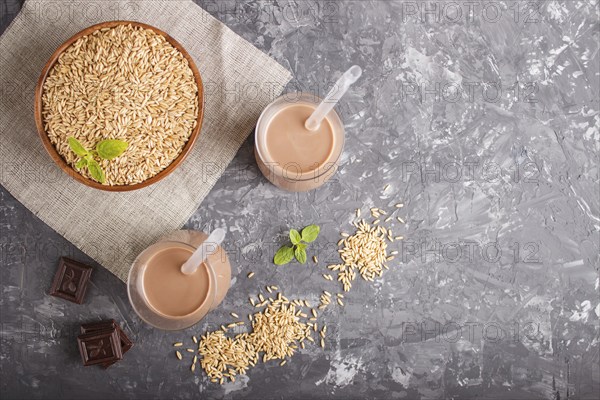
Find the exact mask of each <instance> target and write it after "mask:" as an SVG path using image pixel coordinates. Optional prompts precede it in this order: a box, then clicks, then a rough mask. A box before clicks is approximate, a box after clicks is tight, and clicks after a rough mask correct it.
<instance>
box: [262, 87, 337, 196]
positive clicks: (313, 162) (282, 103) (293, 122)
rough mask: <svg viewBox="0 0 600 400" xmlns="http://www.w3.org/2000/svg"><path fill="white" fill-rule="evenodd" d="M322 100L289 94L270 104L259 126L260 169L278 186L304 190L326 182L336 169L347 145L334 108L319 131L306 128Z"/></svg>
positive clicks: (308, 94)
mask: <svg viewBox="0 0 600 400" xmlns="http://www.w3.org/2000/svg"><path fill="white" fill-rule="evenodd" d="M320 102H321V99H320V98H318V97H316V96H315V95H313V94H310V93H290V94H286V95H284V96H281V97H280V98H278V99H277V100H275V101H274V102H273V103H271V104H270V105H269V106H267V108H266V109H265V110H264V111H263V113H262V114H261V116H260V118H259V120H258V123H257V125H256V135H255V143H254V153H255V156H256V162H257V164H258V168H259V169H260V171H261V172H262V173H263V175H264V176H265V177H266V178H267V179H268V180H269V181H271V183H273V184H274V185H275V186H277V187H279V188H281V189H284V190H288V191H291V192H303V191H308V190H312V189H316V188H318V187H319V186H321V185H323V184H324V183H325V182H326V181H327V180H328V179H329V178H331V176H332V175H333V174H335V172H336V171H337V167H338V161H339V158H340V155H341V154H342V149H343V147H344V125H343V124H342V121H341V119H340V117H339V116H338V114H337V113H336V112H335V110H331V111H330V112H329V114H327V116H326V118H325V119H324V120H323V121H322V122H321V124H320V126H319V127H318V128H317V129H316V130H313V131H311V130H308V129H307V128H306V127H305V122H306V120H307V119H308V118H309V117H310V116H311V114H312V113H313V112H314V111H315V109H316V107H317V106H318V105H319V103H320Z"/></svg>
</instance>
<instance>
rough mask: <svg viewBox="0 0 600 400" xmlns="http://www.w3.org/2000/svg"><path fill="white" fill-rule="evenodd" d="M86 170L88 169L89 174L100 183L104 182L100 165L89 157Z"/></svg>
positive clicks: (104, 178)
mask: <svg viewBox="0 0 600 400" xmlns="http://www.w3.org/2000/svg"><path fill="white" fill-rule="evenodd" d="M87 164H88V171H90V175H91V176H92V178H94V180H97V181H98V182H100V183H104V181H105V180H106V177H105V176H104V171H102V167H101V166H100V164H98V162H96V160H93V159H90V160H88V163H87Z"/></svg>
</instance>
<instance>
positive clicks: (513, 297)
mask: <svg viewBox="0 0 600 400" xmlns="http://www.w3.org/2000/svg"><path fill="white" fill-rule="evenodd" d="M20 3H21V1H16V0H4V1H3V2H2V3H0V17H1V18H0V30H1V31H4V29H5V28H6V26H7V25H8V23H9V22H10V21H11V20H12V18H14V16H15V15H16V13H17V12H18V10H19V8H20ZM96 3H98V2H96ZM199 3H200V5H201V6H203V7H204V8H205V9H207V10H209V11H210V12H211V14H213V15H214V16H216V17H217V18H218V19H220V20H221V21H223V22H224V23H225V24H227V25H228V26H229V27H231V28H232V29H233V30H234V31H236V32H237V33H238V34H240V35H241V36H243V37H244V38H246V39H247V40H249V41H250V42H252V43H253V44H254V45H256V46H257V47H259V48H260V49H262V50H263V51H265V52H266V53H268V54H270V55H271V56H272V57H274V58H275V59H277V60H278V61H279V62H280V63H281V64H282V65H284V66H285V67H286V68H288V69H289V70H290V71H292V72H293V74H294V77H295V78H294V81H293V82H292V83H291V84H290V85H289V87H288V91H294V90H297V89H303V90H313V91H314V90H315V88H320V90H321V91H324V90H325V88H326V87H327V86H328V85H329V84H330V83H331V82H332V81H333V80H334V79H336V78H337V77H338V76H339V75H340V73H341V72H342V71H343V70H344V69H345V68H347V67H348V66H350V65H352V64H358V65H360V66H362V67H363V69H364V77H363V78H362V79H361V81H360V82H359V83H358V84H357V85H356V87H354V88H353V89H352V91H351V93H349V94H348V95H347V96H346V97H345V98H344V101H343V103H342V104H341V105H340V106H339V108H338V109H339V112H340V113H341V115H342V117H343V120H344V121H345V123H346V129H347V142H346V146H345V151H344V155H343V159H342V163H341V168H340V170H339V172H338V174H337V175H336V176H335V177H334V179H333V180H332V181H331V182H329V183H328V184H327V185H325V186H324V187H322V188H320V189H318V190H316V191H313V192H310V193H302V194H291V193H284V192H282V191H280V190H278V189H276V188H275V187H273V186H271V185H270V184H269V183H268V182H267V181H266V180H265V179H264V178H263V177H262V176H261V175H260V173H259V172H258V170H257V167H256V165H255V162H254V158H253V153H252V145H253V142H252V138H250V139H249V140H248V141H247V142H246V143H245V144H244V146H243V147H242V148H241V149H240V151H239V153H238V155H237V157H236V158H235V160H234V161H233V163H232V164H231V165H230V167H229V168H228V169H227V171H226V173H225V174H224V176H223V177H222V178H221V179H220V180H219V182H218V183H217V185H216V186H215V188H214V189H213V190H212V192H211V193H210V195H209V196H208V197H207V198H206V199H205V200H204V202H203V203H202V204H201V205H200V207H199V208H198V211H197V212H196V214H195V215H194V216H193V217H192V218H191V219H190V221H189V222H188V224H187V227H189V228H193V229H203V230H209V229H211V228H213V227H215V226H228V227H230V230H229V234H228V238H227V241H226V244H225V247H226V248H227V250H228V251H229V254H230V257H231V259H232V263H233V266H234V274H235V275H236V277H235V278H234V279H233V281H232V288H231V291H230V293H229V294H228V296H227V298H226V299H225V301H224V303H223V304H222V306H221V307H220V308H219V309H218V310H216V311H214V312H212V313H211V314H210V315H209V316H208V317H207V318H206V319H205V320H204V321H202V322H201V323H200V324H198V325H197V326H196V327H194V328H191V329H188V330H186V331H184V332H177V333H169V332H161V331H157V330H154V329H151V328H150V327H148V326H146V325H145V324H144V323H142V322H141V321H140V320H139V318H137V316H136V315H135V313H134V312H133V310H132V309H131V307H130V306H129V304H128V300H127V294H126V290H125V285H124V284H123V283H122V282H120V281H118V280H117V279H116V278H115V277H114V276H112V275H111V274H110V273H109V272H107V271H106V270H104V269H103V268H102V267H100V266H98V265H96V264H94V263H93V262H92V261H91V260H90V259H89V258H87V257H86V256H85V255H83V254H82V253H81V252H80V251H78V250H77V249H76V248H75V247H73V246H72V245H71V244H70V243H68V242H67V241H65V240H64V239H63V238H62V237H61V236H59V235H58V234H56V233H55V232H53V231H52V230H51V229H50V228H48V227H47V226H45V225H44V224H43V223H42V222H40V221H39V220H38V219H37V218H36V217H35V216H34V215H32V214H31V213H30V212H29V211H28V210H26V209H25V208H24V207H23V206H21V205H20V204H19V203H18V202H17V201H16V200H14V198H12V197H11V195H10V194H9V193H8V192H7V191H6V190H4V189H0V198H1V199H2V201H1V204H0V227H1V237H0V246H1V247H0V249H1V255H2V258H1V260H2V261H1V267H2V268H1V270H0V279H1V282H0V283H1V290H2V295H1V297H0V313H1V314H0V322H1V326H0V328H1V330H0V333H1V337H0V345H1V347H0V368H1V375H0V378H1V379H0V395H1V397H2V398H3V399H5V398H6V399H12V398H28V399H33V398H73V399H82V398H85V399H88V398H89V399H93V398H98V399H100V398H140V399H150V398H183V399H185V398H225V399H232V398H236V399H237V398H240V399H242V398H246V399H280V398H286V399H287V398H291V399H294V398H316V399H321V398H323V399H353V398H366V399H375V398H378V399H440V398H446V399H565V398H570V399H593V398H598V397H597V396H598V393H600V368H599V360H600V353H599V348H600V342H599V332H600V325H599V314H600V306H599V302H600V300H599V281H598V268H599V259H598V252H599V248H600V245H599V226H600V202H599V190H600V189H599V170H598V156H599V153H600V152H599V141H600V136H599V133H598V125H599V120H600V117H599V113H598V112H599V106H598V100H599V89H598V88H599V86H600V85H599V79H600V77H599V68H600V67H599V65H600V64H599V60H598V57H599V54H598V47H599V46H598V43H599V42H600V40H599V39H600V37H599V36H600V35H599V18H598V7H599V6H598V1H597V0H581V1H563V2H557V1H535V2H530V3H526V2H513V1H485V2H483V1H473V2H456V3H453V4H454V5H451V6H448V2H446V3H444V2H436V1H432V2H427V4H425V3H424V2H412V1H405V2H384V1H368V2H367V1H364V2H362V1H361V2H359V1H349V2H318V3H316V2H308V1H298V2H286V1H273V2H262V1H250V2H219V3H214V2H204V1H201V2H199ZM100 4H101V2H100ZM423 7H426V8H423ZM432 9H434V10H437V12H438V13H437V15H432V14H429V15H428V16H427V15H425V16H424V15H423V14H424V12H425V11H426V10H432ZM459 12H460V14H461V15H459V14H458V13H459ZM415 13H416V14H415ZM423 17H424V18H425V20H423V19H422V18H423ZM498 85H500V86H498ZM456 89H458V90H459V91H458V92H453V91H452V90H456ZM24 134H33V133H32V132H24ZM386 184H390V188H389V189H388V191H386V192H385V193H382V189H383V187H384V185H386ZM398 201H402V202H404V203H405V204H406V206H405V207H404V208H403V209H402V210H401V214H400V215H401V216H403V218H404V219H405V220H406V222H407V223H406V225H404V226H401V225H399V224H396V225H393V229H394V230H395V231H396V232H397V233H398V234H403V235H404V236H405V237H406V239H405V241H404V243H403V244H402V243H398V242H395V243H394V247H395V248H396V249H397V250H398V251H399V252H400V256H399V259H398V260H397V261H398V262H394V263H392V265H391V269H390V271H387V272H386V273H385V274H384V276H383V278H382V279H380V280H377V282H375V283H374V284H367V283H366V282H363V281H359V282H357V283H356V284H355V285H354V287H353V290H352V291H351V292H350V293H349V294H347V296H346V306H345V307H344V308H340V307H332V308H330V309H329V310H328V311H327V312H326V313H325V316H324V319H325V321H326V322H327V324H328V326H329V330H330V335H329V338H328V340H327V348H326V349H325V351H322V350H320V349H319V348H316V347H311V348H309V349H307V350H305V351H302V352H301V353H300V354H298V355H296V356H295V357H293V358H292V359H291V360H289V361H288V363H287V365H285V366H284V367H279V366H278V365H277V364H276V363H274V362H272V363H267V364H262V363H261V364H259V365H258V366H257V367H256V368H254V369H252V370H251V371H250V373H249V374H248V376H247V377H246V376H244V377H240V378H239V379H238V380H237V381H236V382H235V383H230V384H227V385H225V386H223V387H220V386H218V385H214V384H210V383H209V382H208V381H207V379H206V377H205V376H204V375H203V374H202V373H198V372H197V373H196V374H191V373H190V371H189V370H188V364H187V363H180V362H179V361H177V360H176V359H175V357H174V356H173V351H172V347H171V344H172V343H173V342H175V341H179V340H187V341H188V342H189V338H190V336H191V335H192V334H201V333H203V332H205V331H206V330H207V329H212V328H214V327H215V326H217V325H219V324H221V323H223V322H228V321H229V317H228V314H229V312H231V311H235V312H237V313H238V314H246V313H247V312H249V311H250V308H249V307H248V303H247V301H246V298H247V296H248V295H249V294H252V293H257V291H258V290H260V288H261V287H262V286H264V285H265V284H275V285H278V286H279V287H280V288H281V289H282V290H283V292H284V294H286V295H287V296H288V297H295V296H300V297H306V298H308V299H312V300H316V298H317V296H318V293H319V291H320V290H322V289H324V288H326V289H330V290H336V288H337V287H336V285H334V284H332V283H326V282H325V281H324V280H323V279H322V278H321V276H320V274H321V273H322V272H324V270H325V268H324V266H325V265H326V263H327V262H328V261H329V262H335V261H336V252H335V247H334V246H332V245H331V244H332V243H335V242H336V241H337V240H338V232H339V231H340V230H347V229H349V227H348V221H349V220H350V216H351V213H352V212H353V210H354V209H355V208H356V207H358V206H363V205H364V206H365V209H366V207H371V206H377V207H383V208H388V207H390V206H391V205H393V204H395V203H396V202H398ZM74 223H76V222H75V221H74ZM308 223H319V224H320V225H321V226H322V228H323V231H322V235H321V237H320V238H319V241H318V243H316V244H315V247H314V251H315V252H316V253H317V254H318V255H319V258H320V264H319V265H318V266H314V265H312V264H309V265H307V266H300V265H297V264H293V265H289V266H285V267H275V266H274V265H272V264H271V263H270V260H271V257H272V255H273V251H274V249H273V247H275V246H277V245H279V244H281V243H282V242H283V241H284V238H283V233H284V232H285V231H286V230H287V229H289V227H296V228H300V227H302V226H303V225H305V224H308ZM61 255H69V256H71V257H73V258H76V259H78V260H81V261H84V262H88V263H90V264H92V265H95V266H96V269H95V271H94V273H93V277H92V284H91V287H90V290H89V292H88V294H87V301H86V302H85V304H83V305H75V304H71V303H68V302H65V301H63V300H61V299H57V298H54V297H51V296H48V295H46V293H47V291H48V289H49V286H50V282H51V279H52V276H53V274H54V272H55V269H56V266H57V260H58V257H59V256H61ZM249 271H255V272H256V276H255V278H254V279H253V280H248V279H246V278H245V274H246V273H247V272H249ZM313 302H314V301H313ZM99 318H115V319H117V320H118V321H119V322H120V323H121V324H122V326H123V327H124V328H125V329H126V331H127V332H128V333H129V334H130V336H131V338H132V339H133V340H134V342H135V347H134V348H133V349H132V350H131V351H130V352H129V353H127V354H126V356H125V359H124V360H123V361H122V362H120V363H118V364H117V365H115V366H113V367H111V368H110V369H109V370H107V371H103V370H101V369H98V368H83V367H82V366H81V362H80V359H79V355H78V352H77V348H76V345H75V336H76V332H77V329H78V326H79V324H80V323H82V322H87V321H90V320H95V319H99Z"/></svg>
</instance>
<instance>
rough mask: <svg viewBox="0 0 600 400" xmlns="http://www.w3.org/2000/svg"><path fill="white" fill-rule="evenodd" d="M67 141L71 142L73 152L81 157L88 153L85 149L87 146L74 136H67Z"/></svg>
mask: <svg viewBox="0 0 600 400" xmlns="http://www.w3.org/2000/svg"><path fill="white" fill-rule="evenodd" d="M67 142H68V143H69V147H70V148H71V150H73V152H74V153H75V154H77V155H78V156H79V157H83V156H85V155H87V154H88V151H87V150H86V149H85V147H83V145H82V144H81V143H80V142H79V140H77V139H75V138H74V137H72V136H71V137H69V138H67Z"/></svg>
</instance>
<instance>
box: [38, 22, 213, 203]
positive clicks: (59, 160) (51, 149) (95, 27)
mask: <svg viewBox="0 0 600 400" xmlns="http://www.w3.org/2000/svg"><path fill="white" fill-rule="evenodd" d="M118 25H133V26H139V27H142V28H145V29H150V30H152V31H154V32H156V33H157V34H159V35H162V36H164V37H165V39H166V40H167V41H168V42H169V43H170V44H171V45H172V46H173V47H175V48H176V49H177V50H179V51H180V52H181V54H182V55H183V56H184V57H185V58H186V60H187V61H188V63H189V66H190V68H191V69H192V73H193V74H194V78H195V80H196V84H197V85H198V116H197V124H196V127H195V128H194V129H193V130H192V134H191V135H190V137H189V139H188V141H187V143H186V144H185V146H184V147H183V150H182V151H181V153H180V154H179V156H177V158H176V159H174V160H173V161H172V162H171V164H169V165H168V166H167V167H166V168H165V169H163V170H162V171H160V172H159V173H158V174H156V175H154V176H153V177H151V178H148V179H146V180H145V181H143V182H140V183H136V184H133V185H114V186H110V185H103V184H101V183H100V182H96V181H95V180H92V179H88V178H86V177H85V176H83V175H81V174H80V173H79V172H78V171H77V170H75V169H74V168H72V167H71V166H70V165H69V164H67V162H66V161H65V160H64V159H63V158H62V156H61V155H60V154H59V153H58V151H57V150H56V148H55V147H54V145H53V144H52V143H51V142H50V139H49V138H48V134H47V133H46V130H45V129H44V120H43V117H42V92H43V90H44V82H45V81H46V77H47V76H48V73H49V72H50V71H51V70H52V68H53V67H54V65H55V64H56V62H57V61H58V58H59V57H60V55H61V54H62V53H63V51H65V49H66V48H68V47H69V46H70V45H72V44H73V43H74V42H75V41H77V40H78V39H79V38H81V37H83V36H86V35H89V34H91V33H92V32H94V31H97V30H99V29H102V28H114V27H116V26H118ZM34 102H35V104H34V113H35V124H36V126H37V130H38V134H39V135H40V139H42V143H43V145H44V147H45V148H46V151H47V152H48V154H50V157H52V159H53V160H54V161H55V162H56V164H58V166H59V167H60V168H61V169H62V170H63V171H64V172H66V173H67V174H68V175H69V176H71V177H73V178H74V179H75V180H76V181H78V182H81V183H83V184H84V185H87V186H89V187H93V188H95V189H100V190H106V191H109V192H126V191H129V190H136V189H141V188H144V187H146V186H149V185H152V184H153V183H156V182H158V181H160V180H161V179H163V178H164V177H166V176H167V175H169V174H170V173H172V172H173V171H174V170H175V168H177V166H178V165H179V164H181V162H182V161H183V160H184V159H185V158H186V157H187V155H188V154H189V153H190V151H191V150H192V147H193V146H194V143H195V142H196V139H198V136H199V134H200V128H201V127H202V119H203V116H204V86H203V85H202V78H201V77H200V72H198V68H197V67H196V64H195V63H194V60H193V59H192V57H190V55H189V54H188V52H187V51H185V49H184V48H183V46H182V45H181V44H179V42H177V41H176V40H175V39H173V38H172V37H171V36H169V35H168V34H166V33H165V32H163V31H161V30H160V29H157V28H155V27H153V26H150V25H146V24H142V23H140V22H134V21H109V22H102V23H100V24H96V25H93V26H90V27H89V28H86V29H84V30H82V31H81V32H79V33H77V34H76V35H74V36H73V37H71V38H70V39H69V40H67V41H66V42H64V43H63V44H62V45H61V46H60V47H59V48H58V49H56V51H55V52H54V54H52V56H51V57H50V60H48V62H47V63H46V65H45V66H44V69H43V70H42V73H41V75H40V78H39V80H38V83H37V86H36V88H35V99H34Z"/></svg>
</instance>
